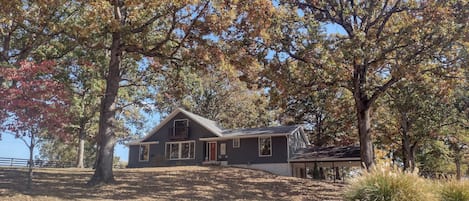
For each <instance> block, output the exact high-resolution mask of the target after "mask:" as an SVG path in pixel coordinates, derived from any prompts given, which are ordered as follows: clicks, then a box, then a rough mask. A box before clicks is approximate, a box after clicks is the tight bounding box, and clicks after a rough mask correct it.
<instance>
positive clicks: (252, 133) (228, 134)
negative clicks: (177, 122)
mask: <svg viewBox="0 0 469 201" xmlns="http://www.w3.org/2000/svg"><path fill="white" fill-rule="evenodd" d="M298 130H299V131H300V133H301V135H302V136H303V138H304V140H305V141H306V142H307V144H308V145H309V140H308V136H307V135H306V134H305V133H304V131H303V127H302V126H301V125H292V126H275V127H261V128H243V129H233V130H224V131H223V132H222V134H223V135H222V136H219V137H209V138H200V140H201V141H212V140H215V141H216V140H226V139H233V138H256V137H260V136H271V137H274V136H287V135H291V134H293V133H295V132H296V131H298Z"/></svg>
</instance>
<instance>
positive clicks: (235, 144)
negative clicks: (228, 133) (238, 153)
mask: <svg viewBox="0 0 469 201" xmlns="http://www.w3.org/2000/svg"><path fill="white" fill-rule="evenodd" d="M239 146H240V141H239V138H234V139H233V148H239Z"/></svg>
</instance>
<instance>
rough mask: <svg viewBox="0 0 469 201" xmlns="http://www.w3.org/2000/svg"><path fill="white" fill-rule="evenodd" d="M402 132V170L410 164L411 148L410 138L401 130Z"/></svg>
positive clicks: (406, 168)
mask: <svg viewBox="0 0 469 201" xmlns="http://www.w3.org/2000/svg"><path fill="white" fill-rule="evenodd" d="M401 134H402V139H401V141H402V161H403V162H404V171H406V170H408V169H409V168H410V166H411V158H410V155H411V153H410V152H411V150H410V139H409V135H407V133H406V132H403V131H401Z"/></svg>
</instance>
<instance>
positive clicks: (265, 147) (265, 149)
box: [259, 136, 272, 157]
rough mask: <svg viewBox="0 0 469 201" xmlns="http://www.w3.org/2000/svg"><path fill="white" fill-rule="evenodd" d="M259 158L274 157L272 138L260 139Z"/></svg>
mask: <svg viewBox="0 0 469 201" xmlns="http://www.w3.org/2000/svg"><path fill="white" fill-rule="evenodd" d="M259 156H260V157H265V156H272V138H271V137H270V136H268V137H259Z"/></svg>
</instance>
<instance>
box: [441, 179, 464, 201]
mask: <svg viewBox="0 0 469 201" xmlns="http://www.w3.org/2000/svg"><path fill="white" fill-rule="evenodd" d="M439 193H440V199H441V200H442V201H469V181H449V182H445V183H443V184H442V185H441V190H440V192H439Z"/></svg>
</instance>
